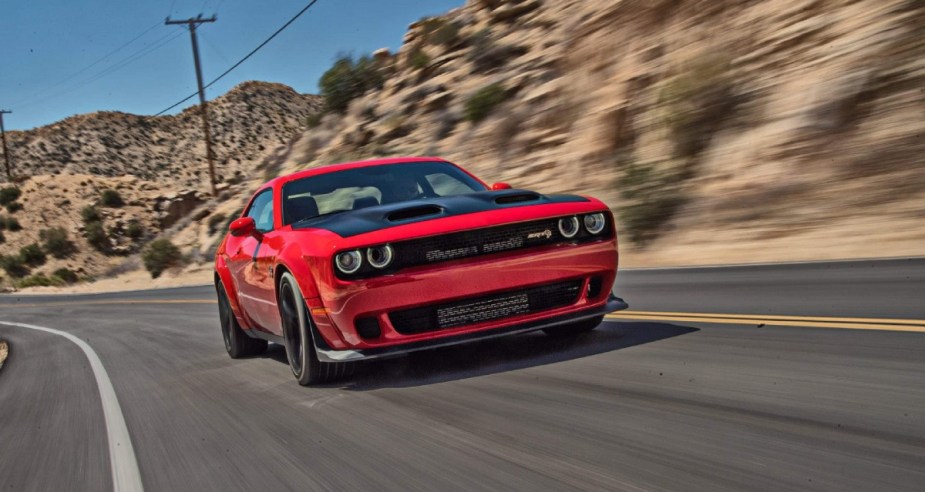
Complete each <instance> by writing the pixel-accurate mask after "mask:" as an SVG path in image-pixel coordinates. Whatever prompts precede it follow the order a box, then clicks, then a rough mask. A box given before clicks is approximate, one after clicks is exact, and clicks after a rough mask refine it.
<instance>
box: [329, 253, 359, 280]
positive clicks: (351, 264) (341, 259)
mask: <svg viewBox="0 0 925 492" xmlns="http://www.w3.org/2000/svg"><path fill="white" fill-rule="evenodd" d="M334 263H336V264H337V269H338V270H340V271H342V272H344V273H346V274H348V275H349V274H351V273H354V272H356V271H357V270H359V269H360V266H362V265H363V255H361V254H360V252H359V251H355V250H354V251H344V252H343V253H338V254H337V257H336V258H334Z"/></svg>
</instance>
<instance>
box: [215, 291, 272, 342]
mask: <svg viewBox="0 0 925 492" xmlns="http://www.w3.org/2000/svg"><path fill="white" fill-rule="evenodd" d="M215 290H216V293H217V294H218V317H219V320H220V321H221V323H222V339H223V340H224V341H225V350H226V351H228V355H230V356H231V358H232V359H240V358H242V357H249V356H252V355H258V354H262V353H264V352H266V350H267V341H266V340H260V339H257V338H251V337H249V336H247V334H246V333H244V330H242V329H241V325H239V324H238V319H237V318H235V316H234V312H233V311H232V310H231V302H230V301H229V300H228V294H227V293H226V292H225V286H224V285H222V283H221V282H218V283H217V284H216V285H215Z"/></svg>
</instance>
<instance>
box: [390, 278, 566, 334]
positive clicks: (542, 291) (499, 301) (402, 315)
mask: <svg viewBox="0 0 925 492" xmlns="http://www.w3.org/2000/svg"><path fill="white" fill-rule="evenodd" d="M581 283H582V281H581V280H570V281H567V282H557V283H554V284H547V285H541V286H538V287H530V288H526V289H520V290H514V291H507V292H499V293H495V294H491V295H487V296H479V297H472V298H469V299H462V300H459V301H454V302H448V303H444V304H435V305H431V306H424V307H419V308H413V309H405V310H402V311H395V312H392V313H389V320H390V321H391V322H392V326H394V327H395V330H396V331H398V332H399V333H401V334H404V335H411V334H415V333H424V332H428V331H435V330H445V329H447V328H455V327H459V326H465V325H471V324H475V323H481V322H484V321H493V320H496V319H502V318H509V317H511V316H517V315H521V314H529V313H536V312H540V311H546V310H549V309H555V308H559V307H564V306H568V305H570V304H574V303H575V302H576V301H577V300H578V294H579V291H580V290H581Z"/></svg>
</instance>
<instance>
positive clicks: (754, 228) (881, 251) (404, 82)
mask: <svg viewBox="0 0 925 492" xmlns="http://www.w3.org/2000/svg"><path fill="white" fill-rule="evenodd" d="M345 48H348V46H345ZM320 86H321V88H322V92H323V93H324V94H325V95H326V99H324V100H322V99H320V98H318V97H314V96H302V95H299V94H296V93H295V92H294V91H292V90H291V89H289V88H286V87H283V86H280V85H277V84H265V83H256V82H251V83H247V84H242V85H241V86H239V87H237V88H235V89H234V90H232V91H231V92H229V93H228V94H226V95H225V96H222V97H220V98H218V99H216V100H215V101H214V102H213V103H212V104H211V106H210V107H211V108H212V113H213V115H214V119H215V121H216V123H215V125H214V132H215V139H216V141H217V142H218V149H217V153H218V157H219V161H220V163H219V166H218V174H219V176H220V179H221V180H222V181H224V183H223V184H222V186H221V189H222V190H223V192H222V194H221V195H220V197H219V199H218V200H211V201H210V200H208V199H207V198H206V197H203V196H202V194H201V193H197V191H196V190H197V189H199V190H205V189H206V187H207V183H206V180H205V174H204V173H205V164H204V160H203V155H204V150H203V148H202V144H201V138H200V133H199V132H200V130H199V118H198V115H197V114H196V112H195V110H194V109H189V110H187V111H184V112H183V113H181V114H180V115H177V116H168V117H159V118H149V117H140V116H133V115H126V114H121V113H97V114H92V115H82V116H76V117H73V118H69V119H67V120H64V121H62V122H60V123H57V124H54V125H50V126H48V127H44V128H39V129H36V130H32V131H28V132H10V135H9V136H10V140H11V152H12V153H13V155H14V156H15V161H16V163H17V165H18V166H21V167H20V174H23V175H27V176H34V177H32V178H30V179H29V180H27V181H26V182H25V183H24V184H23V185H22V190H23V196H22V198H20V199H19V201H18V202H16V203H19V205H13V206H12V208H13V209H14V210H13V211H10V212H6V211H0V214H4V213H5V214H7V216H9V217H19V222H23V223H25V222H28V221H31V220H33V219H36V218H37V217H38V218H39V219H37V220H39V221H40V223H41V226H40V227H49V228H51V227H55V226H61V227H64V228H65V229H66V232H67V233H68V234H69V236H70V237H72V238H74V240H75V241H76V242H78V243H79V244H78V246H79V250H80V251H81V253H80V254H79V255H83V254H86V255H89V256H87V257H82V256H79V255H78V254H73V255H71V256H70V257H65V259H60V260H56V261H57V263H56V262H54V261H53V262H50V263H48V264H46V265H44V266H35V267H32V272H33V273H35V272H38V273H51V272H52V271H53V270H52V269H53V268H55V267H57V266H59V265H61V264H65V265H68V268H71V267H73V268H84V272H83V273H86V274H88V275H96V274H100V273H106V272H107V271H109V272H112V271H118V270H124V269H128V268H131V267H132V266H133V265H134V266H135V267H137V266H138V264H139V262H138V260H137V259H133V258H136V257H135V256H131V255H132V254H134V252H137V251H138V250H139V248H140V247H141V245H142V244H144V242H145V241H147V240H148V239H150V238H152V237H155V236H157V235H161V236H169V237H171V238H172V240H173V241H174V242H175V243H176V244H178V245H180V246H181V249H182V251H183V253H184V254H185V255H187V256H188V257H189V258H191V259H193V260H195V259H197V258H201V259H204V261H205V259H207V258H208V256H209V252H210V251H211V248H212V247H214V244H215V242H216V241H217V240H218V239H219V238H220V236H221V234H222V226H223V225H224V222H226V221H227V220H228V218H229V217H230V216H231V215H233V213H234V212H235V211H236V210H237V209H239V207H240V206H241V203H242V200H244V199H245V198H246V197H247V196H248V195H249V193H250V191H251V190H252V189H253V188H254V187H255V186H257V185H259V183H260V182H262V181H263V180H264V179H265V178H266V177H269V176H273V175H276V174H279V173H286V172H291V171H295V170H297V169H301V168H305V167H309V166H316V165H322V164H326V163H331V162H337V161H343V160H351V159H357V158H364V157H372V156H381V155H397V154H406V155H407V154H430V155H440V156H443V157H446V158H449V159H451V160H453V161H455V162H458V163H460V164H462V165H464V166H465V167H467V168H469V169H471V170H472V171H474V172H475V173H476V174H478V175H480V176H481V177H483V178H484V179H486V180H488V181H507V182H509V183H511V184H512V185H514V186H517V187H524V188H533V189H536V190H538V191H543V192H579V193H585V194H591V195H595V196H598V197H600V198H601V199H603V200H605V201H606V202H607V203H608V204H610V205H611V207H612V208H613V209H614V211H615V212H616V213H617V215H618V217H619V219H618V221H619V223H618V229H619V230H620V234H621V252H622V256H621V262H622V263H623V264H624V265H629V266H658V265H672V264H696V263H735V262H755V261H782V260H804V259H828V258H849V257H883V256H907V255H922V254H923V253H925V248H923V245H925V227H923V225H925V212H923V211H925V159H923V157H922V156H923V155H925V91H923V89H922V88H923V87H925V3H923V2H922V1H920V0H851V1H848V0H829V1H823V0H765V1H760V2H759V1H745V0H710V1H706V0H651V1H650V0H559V1H552V0H468V1H467V2H466V3H465V4H464V5H463V6H462V7H460V8H458V9H454V10H452V11H450V12H448V13H446V14H445V15H442V16H438V17H433V18H427V19H421V20H420V21H419V22H416V23H414V24H412V25H411V26H409V29H408V32H407V34H406V35H405V37H404V42H403V44H402V46H401V48H400V49H399V50H398V51H397V52H394V53H393V52H390V51H389V50H385V49H383V50H379V51H377V52H376V53H374V54H373V56H372V57H371V58H368V59H364V58H361V59H354V60H349V59H348V60H342V61H341V62H339V63H338V64H335V66H334V67H332V70H331V71H329V72H328V73H327V74H326V75H325V77H324V78H323V79H322V81H321V84H320ZM322 106H323V107H324V108H325V109H324V111H325V114H324V115H323V117H319V116H318V115H319V114H320V113H319V109H320V108H322ZM303 122H304V123H305V124H307V125H309V126H310V128H303V127H302V126H303ZM41 175H47V176H41ZM120 176H121V177H120ZM75 180H76V181H75ZM229 187H230V189H229ZM106 189H118V190H120V193H122V194H123V195H124V197H125V200H126V205H124V206H122V207H114V208H113V207H105V206H101V201H102V196H103V193H105V190H106ZM226 190H227V191H226ZM0 193H2V190H0ZM0 198H3V197H2V196H0ZM88 204H93V205H97V207H98V208H99V209H100V214H101V217H102V219H101V220H102V222H103V223H105V224H106V227H107V228H108V229H105V230H106V231H108V232H111V235H109V236H107V237H106V238H105V240H100V238H99V237H96V236H94V235H93V234H92V233H93V230H95V229H99V227H98V226H94V225H90V223H89V222H88V221H87V220H86V219H85V217H84V207H85V206H86V205H88ZM0 205H5V206H7V208H9V205H6V204H3V203H0ZM20 207H24V208H22V209H21V210H16V209H18V208H20ZM24 214H25V215H24ZM132 218H135V219H138V220H140V221H141V223H142V225H143V226H144V228H145V233H144V235H143V236H141V237H140V238H139V239H131V238H130V237H128V236H129V234H128V229H129V226H130V225H131V224H130V221H131V219H132ZM5 220H8V219H6V218H4V217H3V216H0V233H3V234H5V236H6V238H5V240H6V243H7V244H6V245H5V246H4V249H5V251H7V252H8V253H6V254H7V256H8V257H9V255H10V254H11V253H12V252H16V251H19V249H18V248H21V247H23V246H28V245H29V244H33V243H41V242H42V241H46V239H43V238H42V236H41V234H40V233H39V231H25V230H17V231H11V230H10V228H9V227H7V228H6V231H3V230H2V229H3V226H4V221H5ZM78 220H79V222H78ZM7 225H8V224H7ZM88 227H89V228H90V229H92V230H90V231H89V232H88ZM132 227H134V228H135V229H136V230H137V226H132ZM46 236H48V233H46ZM88 236H92V237H95V238H96V240H91V239H90V237H88ZM97 236H98V235H97ZM46 242H47V241H46ZM101 243H102V245H101ZM32 249H33V250H34V248H32ZM94 250H95V251H96V252H94ZM87 251H89V252H87ZM29 253H30V251H20V255H19V257H21V258H20V259H22V258H25V257H27V256H30V255H29ZM126 254H129V255H130V256H125V255H126ZM32 256H34V255H32ZM0 260H3V258H0ZM68 262H70V263H68ZM133 262H134V263H133ZM203 265H206V266H203V267H201V268H202V271H201V275H202V276H201V278H197V281H200V282H207V281H208V280H209V272H208V268H207V263H203ZM7 283H9V280H7Z"/></svg>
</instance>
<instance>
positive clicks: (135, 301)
mask: <svg viewBox="0 0 925 492" xmlns="http://www.w3.org/2000/svg"><path fill="white" fill-rule="evenodd" d="M216 302H217V301H215V300H209V299H112V300H99V301H51V302H37V303H10V304H0V309H5V308H30V307H58V306H99V305H112V304H215V303H216Z"/></svg>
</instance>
